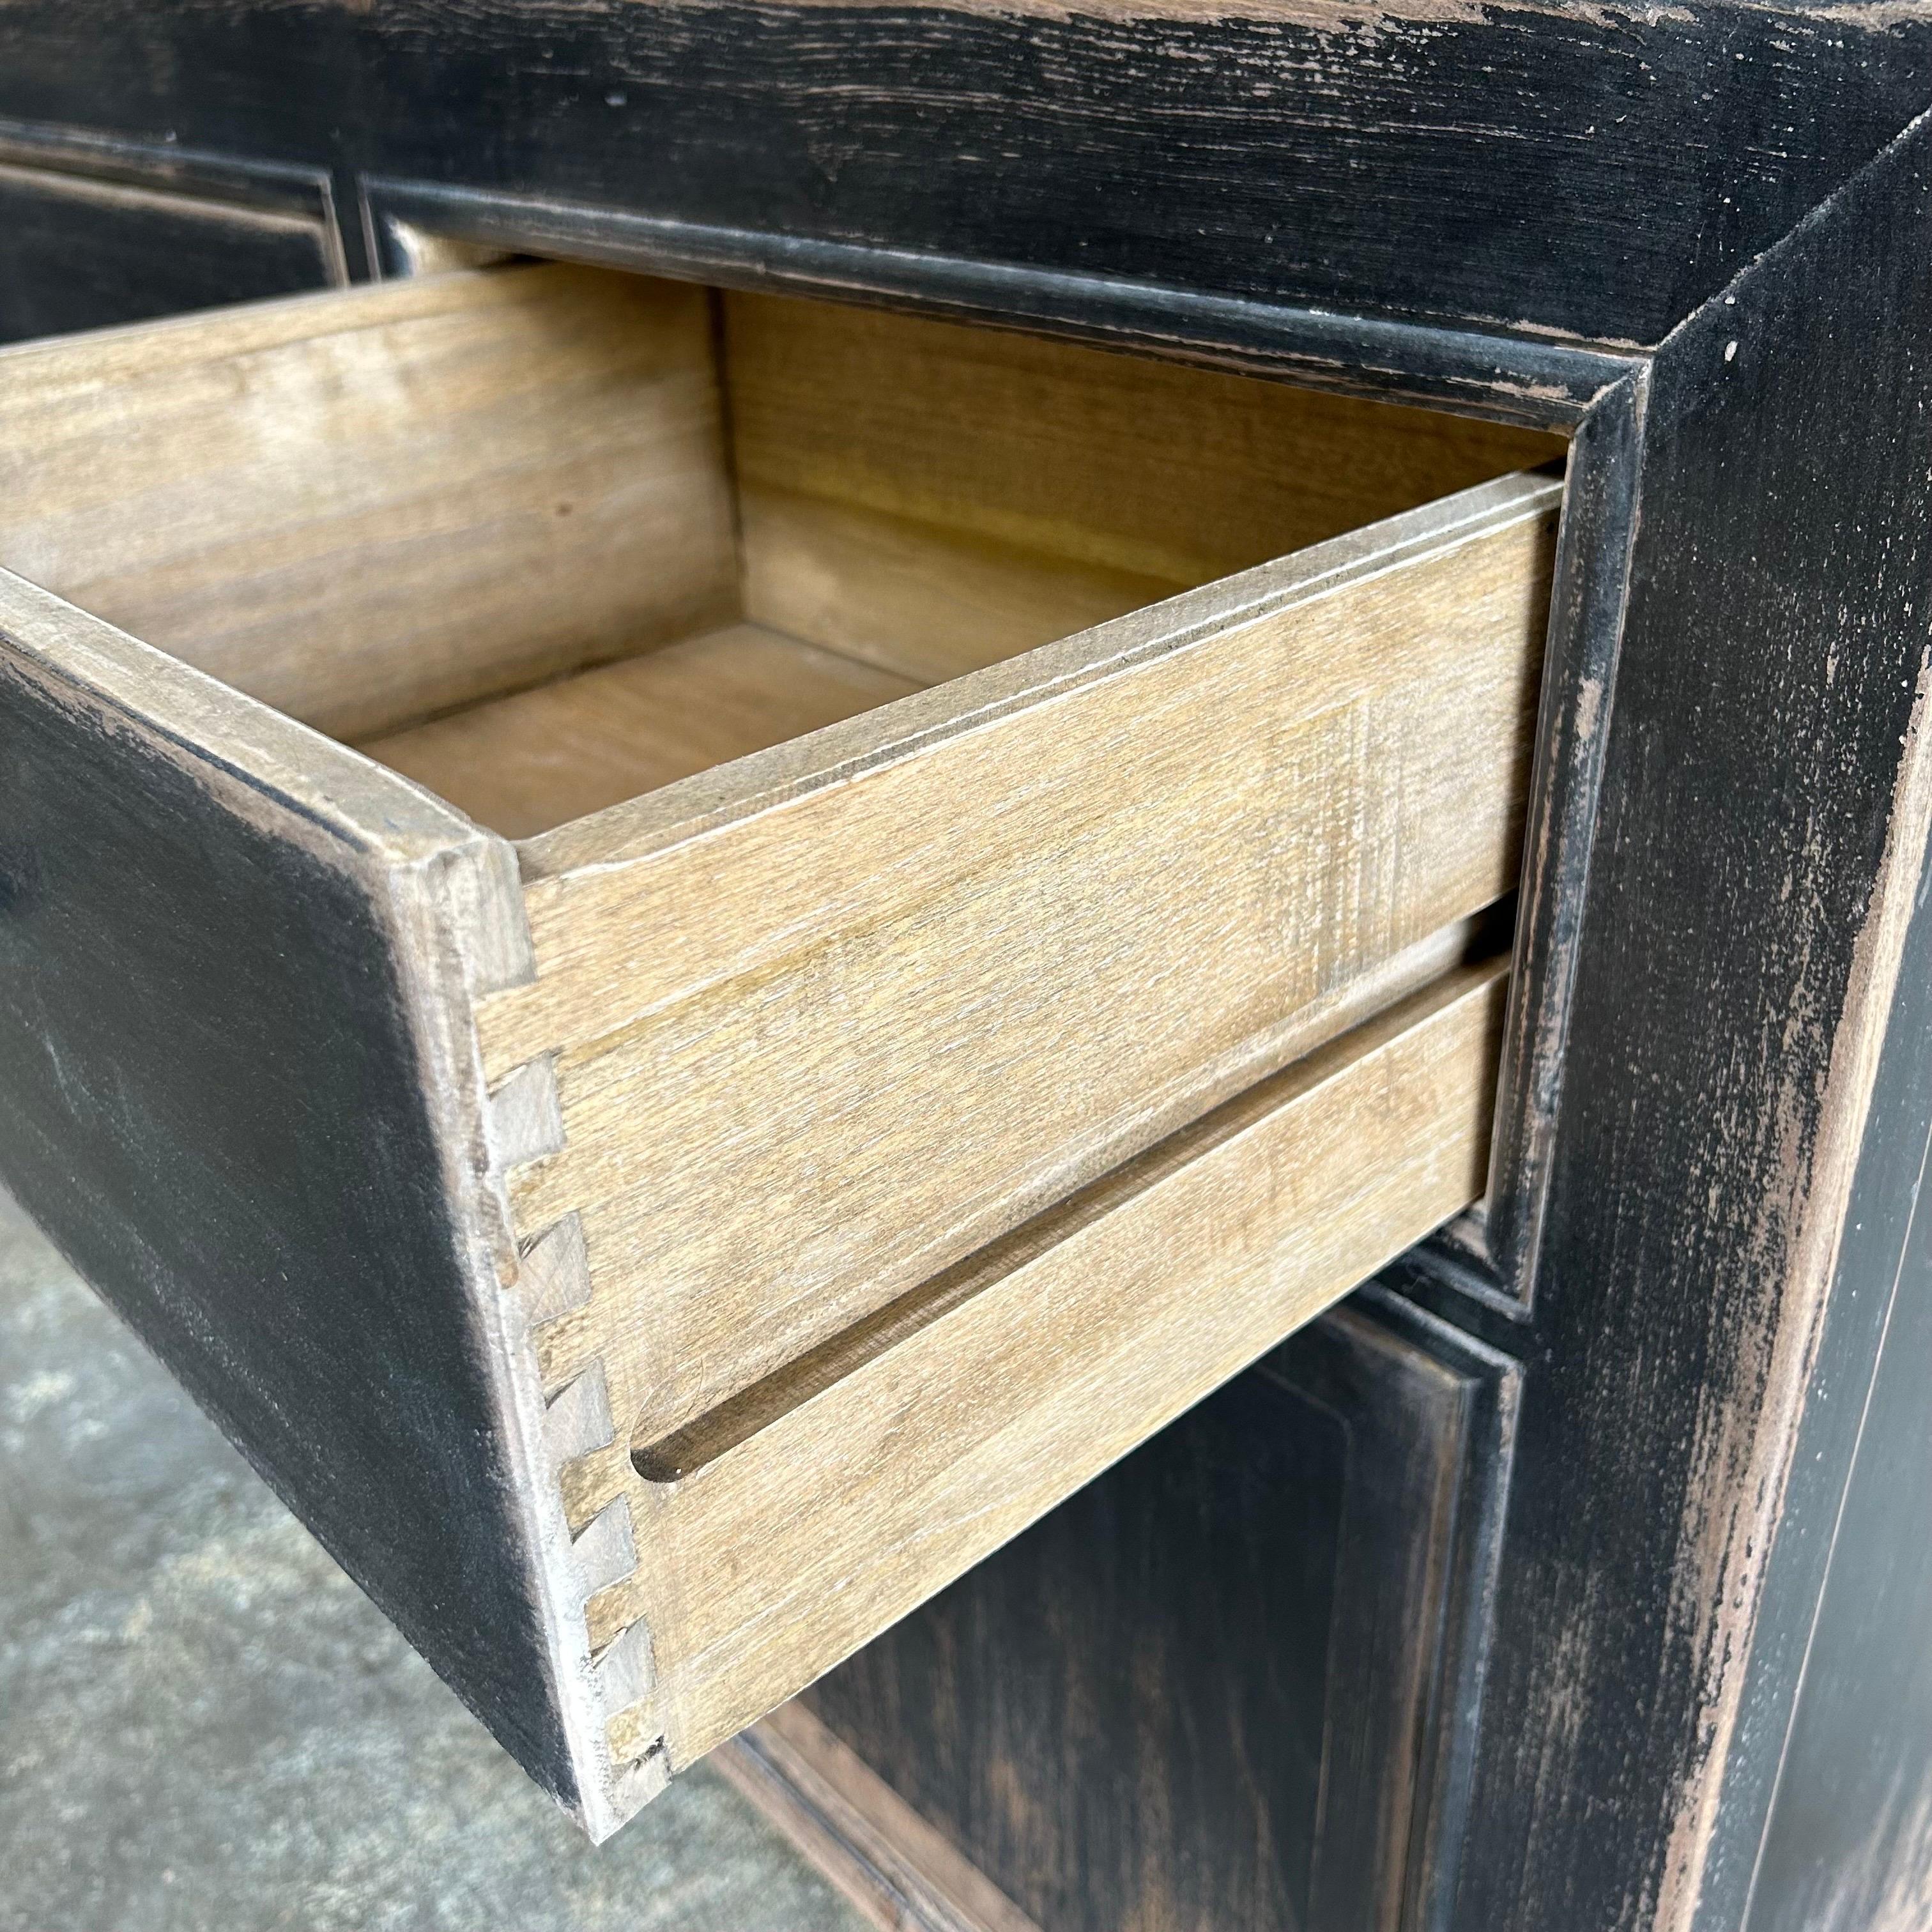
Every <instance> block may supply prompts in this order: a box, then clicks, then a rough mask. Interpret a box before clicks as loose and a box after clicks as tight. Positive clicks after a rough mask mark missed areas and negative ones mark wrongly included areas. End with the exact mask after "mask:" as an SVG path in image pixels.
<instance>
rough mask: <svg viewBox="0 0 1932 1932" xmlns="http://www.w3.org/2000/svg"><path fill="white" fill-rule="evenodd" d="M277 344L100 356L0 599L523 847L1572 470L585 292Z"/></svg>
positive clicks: (787, 304)
mask: <svg viewBox="0 0 1932 1932" xmlns="http://www.w3.org/2000/svg"><path fill="white" fill-rule="evenodd" d="M358 302H363V303H365V304H367V305H368V306H367V308H366V310H365V312H364V313H362V314H358V313H357V312H356V304H357V303H358ZM239 313H240V312H238V317H237V318H236V319H237V320H239ZM256 313H257V315H258V316H259V318H260V320H259V321H258V322H257V323H256V324H255V326H253V327H252V328H251V327H248V326H242V327H239V328H237V327H236V326H233V323H232V322H231V324H230V326H229V327H228V328H226V329H225V330H206V329H204V330H202V331H200V332H197V331H196V329H195V328H194V326H193V325H192V324H191V323H190V324H184V325H178V326H177V327H178V329H179V335H178V352H179V353H178V354H177V355H175V356H160V357H158V358H157V356H155V354H154V340H153V338H154V337H155V335H156V332H154V331H149V332H147V333H148V336H149V338H150V341H149V344H148V353H147V354H146V356H145V357H144V358H143V359H142V360H141V362H139V365H138V366H136V365H134V364H133V362H131V360H130V364H129V365H128V366H127V367H126V368H116V366H115V363H116V358H115V352H114V350H113V349H112V348H111V347H107V346H106V345H107V344H109V343H110V342H111V341H112V340H113V339H112V338H101V341H102V343H103V344H104V347H103V350H102V353H101V355H100V356H98V358H97V359H96V361H95V365H94V368H93V371H92V377H93V380H94V382H95V385H96V386H98V389H99V395H98V398H97V400H96V401H95V405H94V407H92V408H79V409H77V408H76V407H74V399H73V398H71V396H67V395H62V396H58V397H56V396H52V395H47V396H45V397H43V399H42V407H41V408H40V410H39V412H38V414H39V415H40V416H41V417H42V418H43V420H42V422H40V423H39V424H37V425H36V424H33V423H31V422H17V425H16V427H15V429H14V432H13V433H14V434H33V433H34V431H36V430H37V431H39V432H40V435H41V437H42V439H43V440H42V442H41V446H40V461H39V462H37V464H36V466H35V471H36V475H37V478H39V479H40V481H38V483H37V486H36V487H35V489H34V493H33V495H32V497H31V500H29V501H26V502H22V501H20V500H18V499H17V500H16V501H14V502H12V503H10V505H8V508H7V517H6V519H5V549H4V551H0V562H5V564H6V565H7V566H8V567H9V568H12V569H14V570H16V571H18V572H19V573H20V574H22V575H23V576H25V577H28V578H30V579H31V580H34V582H37V583H40V584H42V585H43V586H45V587H46V588H48V589H52V590H54V591H55V592H58V594H60V595H62V596H64V597H66V598H68V599H70V600H71V601H73V602H74V603H76V604H80V606H82V607H83V608H85V609H86V610H90V611H92V612H93V613H95V614H97V615H98V616H103V617H105V618H107V619H109V620H110V622H114V623H115V624H118V625H120V626H121V628H124V629H126V630H128V631H131V632H132V633H133V634H134V635H136V636H137V637H140V638H142V639H143V640H145V641H146V642H148V643H151V644H154V645H157V646H160V648H162V649H165V650H167V651H169V652H171V653H172V654H173V655H176V656H178V657H180V658H183V659H184V660H186V661H188V662H190V663H192V664H196V665H197V666H199V667H201V668H202V669H204V670H208V671H210V672H211V673H214V675H215V676H218V677H220V678H221V679H223V680H224V681H226V682H229V683H230V684H233V685H235V686H236V687H237V688H239V689H241V690H242V691H246V692H248V694H251V696H254V697H259V698H260V699H262V700H263V701H265V702H266V703H269V704H272V705H273V706H275V707H276V708H277V709H280V710H281V711H284V712H287V713H288V714H290V715H293V716H294V717H296V718H300V719H302V721H305V722H306V723H308V724H313V725H314V726H316V727H317V728H319V729H320V730H324V731H326V732H328V733H331V734H332V735H333V736H337V737H339V738H341V739H345V740H347V741H348V742H353V743H355V744H356V745H359V746H361V747H362V748H364V749H365V750H366V751H368V752H370V753H371V754H372V755H373V756H374V757H377V758H379V759H380V760H383V762H384V763H387V764H389V765H390V766H393V767H394V768H395V769H398V770H399V771H401V772H404V774H406V775H408V776H409V777H410V778H414V779H416V780H417V781H419V782H421V783H422V784H425V785H427V786H428V787H430V788H431V790H434V791H436V792H437V793H440V794H441V795H442V796H443V797H445V798H446V799H449V801H450V802H452V803H454V804H455V805H458V807H459V808H461V809H463V810H464V811H467V812H468V813H469V814H471V815H472V817H475V818H476V819H477V820H478V821H479V822H480V823H483V824H484V825H486V826H489V827H490V829H493V830H495V831H497V832H500V833H502V834H503V835H505V836H506V837H509V838H519V839H520V838H529V837H531V836H532V835H537V834H540V833H543V832H548V831H550V830H552V829H554V828H555V827H556V826H560V825H562V824H563V823H565V822H566V821H568V820H574V819H578V818H581V817H585V816H586V815H587V814H591V813H594V812H596V811H600V810H601V809H603V808H607V807H609V806H611V805H616V804H618V803H619V802H622V801H624V800H626V799H631V798H632V797H634V796H637V795H639V794H640V793H648V792H650V791H652V790H655V789H656V788H658V787H661V786H663V785H664V784H668V783H670V782H671V781H674V780H676V779H679V778H686V777H688V776H690V775H692V774H694V773H696V772H700V771H703V770H706V769H709V768H711V767H712V766H717V765H719V764H721V763H725V762H727V761H728V760H732V759H733V758H736V757H741V756H742V755H744V754H747V753H749V752H752V751H758V750H760V749H763V748H766V747H768V746H770V745H776V744H778V743H781V742H784V741H787V740H790V739H796V738H798V737H799V736H802V735H803V734H805V733H808V732H811V731H812V730H816V729H817V728H818V727H821V726H823V725H826V724H831V723H833V722H835V721H838V720H839V719H841V718H847V717H850V716H852V715H856V714H857V713H859V712H864V711H866V710H868V709H871V708H872V707H874V706H878V705H881V704H884V703H889V702H890V701H891V700H894V699H895V698H901V697H905V696H907V695H908V694H910V693H912V692H913V691H917V690H919V689H921V688H925V687H927V686H930V685H935V684H938V683H941V682H944V681H946V680H947V679H952V678H955V677H957V676H960V675H962V673H967V672H970V671H972V670H977V669H978V668H980V667H982V666H984V665H986V664H992V663H994V662H995V661H999V660H1001V659H1004V658H1010V657H1012V656H1013V655H1016V654H1017V653H1019V652H1023V651H1027V650H1029V649H1033V648H1034V647H1035V646H1040V645H1043V644H1045V643H1049V642H1050V641H1052V640H1055V639H1057V638H1060V637H1065V636H1067V635H1068V634H1071V633H1073V632H1076V631H1082V630H1083V629H1085V628H1087V627H1088V626H1091V625H1095V624H1097V623H1099V622H1102V621H1103V620H1104V619H1109V618H1112V617H1116V616H1120V615H1121V614H1122V613H1125V612H1127V611H1130V610H1135V609H1137V608H1139V607H1142V606H1145V605H1148V604H1154V603H1155V602H1157V601H1160V600H1161V599H1163V598H1168V597H1170V596H1172V595H1174V594H1175V593H1176V592H1180V591H1182V590H1185V589H1190V588H1191V587H1193V586H1197V585H1201V584H1204V583H1209V582H1211V581H1212V580H1216V579H1218V578H1221V577H1227V576H1229V575H1231V574H1234V573H1235V572H1237V571H1242V570H1245V569H1247V568H1250V567H1251V566H1253V565H1258V564H1260V563H1262V562H1265V561H1266V560H1268V559H1271V558H1274V557H1278V556H1283V555H1286V554H1287V553H1290V552H1292V551H1295V550H1301V549H1302V548H1304V547H1306V546H1307V545H1309V544H1313V543H1316V542H1319V541H1322V540H1323V539H1325V538H1331V537H1334V536H1337V535H1340V534H1341V533H1343V532H1346V531H1349V530H1352V529H1356V528H1358V526H1362V525H1364V524H1367V523H1373V522H1375V521H1376V520H1379V519H1381V518H1383V517H1388V516H1390V515H1391V514H1394V513H1396V512H1397V511H1403V510H1406V509H1409V508H1413V507H1414V506H1415V505H1420V504H1423V503H1426V502H1430V501H1431V500H1433V499H1437V498H1440V497H1442V496H1447V495H1449V494H1451V493H1453V492H1455V491H1457V490H1463V489H1466V488H1467V487H1469V486H1471V485H1473V484H1478V483H1481V482H1482V481H1485V480H1487V479H1488V478H1493V477H1496V476H1499V475H1502V474H1504V473H1505V472H1509V471H1511V470H1515V469H1523V468H1526V467H1529V466H1534V465H1536V464H1538V463H1544V462H1547V461H1548V460H1550V458H1552V457H1553V456H1554V455H1558V454H1560V451H1561V448H1562V446H1561V444H1560V443H1559V442H1558V441H1557V440H1556V439H1555V438H1553V437H1547V436H1544V435H1540V434H1535V433H1533V432H1531V431H1523V430H1519V429H1515V428H1507V427H1503V426H1500V425H1492V424H1486V423H1479V422H1472V421H1469V420H1466V419H1460V418H1457V417H1452V416H1445V415H1441V414H1437V413H1429V412H1424V411H1421V410H1413V409H1407V408H1402V407H1394V406H1391V405H1386V404H1375V403H1370V402H1363V401H1355V400H1352V399H1347V398H1336V397H1330V396H1326V395H1319V394H1316V393H1313V392H1309V391H1306V390H1301V389H1295V388H1292V387H1289V386H1285V385H1282V384H1280V383H1268V382H1265V381H1262V380H1257V379H1254V378H1250V377H1242V376H1238V375H1234V374H1225V373H1221V372H1218V371H1208V370H1204V369H1200V368H1188V367H1184V366H1181V365H1177V364H1172V363H1166V362H1154V361H1150V360H1145V359H1139V358H1133V357H1129V356H1121V355H1118V354H1109V353H1106V352H1103V351H1100V350H1094V349H1089V348H1085V347H1076V346H1073V345H1070V344H1065V343H1060V342H1054V341H1043V340H1040V339H1037V338H1029V337H1026V336H1023V335H1014V334H1010V333H1006V332H998V331H994V330H990V329H984V328H980V327H974V326H966V325H962V324H957V323H947V322H940V321H935V320H926V319H918V318H913V317H905V316H901V315H895V314H887V313H883V312H880V311H868V310H862V309H858V308H850V307H847V306H842V305H834V304H829V303H825V302H813V301H805V300H801V299H790V298H785V297H781V296H769V295H762V294H739V293H729V292H719V291H713V290H705V289H702V288H698V287H692V286H689V285H687V284H678V283H670V282H663V281H651V280H646V279H645V278H640V277H637V276H631V275H619V274H614V273H609V272H601V271H597V270H592V269H577V268H571V267H565V266H552V265H542V266H538V265H531V266H517V267H511V268H506V269H499V270H496V271H494V272H490V273H489V274H487V275H461V276H456V277H446V278H437V279H435V280H434V281H425V282H424V283H422V284H418V285H416V286H414V287H410V288H408V289H407V290H405V289H402V288H398V287H389V288H386V289H383V290H377V291H372V292H371V294H370V295H369V296H365V297H361V298H357V297H350V298H347V299H344V298H335V299H333V301H332V302H329V303H326V304H324V305H320V306H317V305H301V304H298V305H278V306H276V307H273V308H265V309H263V310H262V311H257V312H256ZM305 314H306V315H307V316H308V317H312V318H314V320H313V321H312V322H311V323H309V324H308V326H305V321H304V317H305ZM325 314H326V315H327V316H329V318H330V321H329V326H327V327H326V328H323V327H320V326H317V325H318V324H319V323H320V318H321V317H323V315H325ZM197 344H205V345H206V347H205V351H198V350H197ZM13 413H14V415H15V416H16V417H18V416H20V413H21V412H20V411H19V410H16V411H15V412H13Z"/></svg>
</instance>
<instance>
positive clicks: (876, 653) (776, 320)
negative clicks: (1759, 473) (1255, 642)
mask: <svg viewBox="0 0 1932 1932" xmlns="http://www.w3.org/2000/svg"><path fill="white" fill-rule="evenodd" d="M723 304H724V329H725V341H726V345H727V357H728V363H729V376H728V381H729V385H730V398H731V422H732V443H733V458H734V467H735V469H736V475H737V478H738V482H739V491H740V495H741V499H742V506H743V515H744V539H745V610H746V614H747V615H748V616H751V617H754V618H756V619H758V620H759V621H760V622H765V623H769V624H772V625H775V626H776V627H777V628H779V629H781V630H784V631H790V633H792V634H793V635H794V636H797V637H808V638H809V639H811V640H812V641H813V642H814V643H822V644H826V645H828V646H832V647H833V648H835V649H843V650H850V651H852V652H854V653H856V655H861V656H865V657H868V658H871V659H872V660H873V661H874V662H877V663H879V664H884V665H886V666H887V667H889V668H891V669H893V670H899V671H902V672H904V673H906V674H907V675H909V676H916V677H919V678H921V679H924V680H925V681H927V682H937V681H938V680H939V679H942V678H944V677H949V676H956V675H957V674H958V673H960V672H961V671H963V670H969V669H974V668H977V667H978V666H979V665H980V664H986V663H990V662H992V661H993V660H994V658H995V657H998V656H1000V655H1007V654H1008V653H1010V652H1013V651H1016V650H1019V649H1028V648H1031V646H1034V645H1037V644H1042V643H1048V642H1050V641H1051V640H1052V639H1054V638H1055V637H1064V636H1066V635H1067V634H1069V633H1070V632H1071V631H1075V630H1077V629H1079V628H1082V626H1083V625H1089V624H1094V623H1097V622H1100V620H1101V619H1103V618H1106V617H1110V616H1118V614H1120V613H1121V612H1122V611H1124V610H1130V609H1133V607H1136V605H1138V604H1145V603H1147V602H1150V601H1153V599H1154V598H1157V597H1160V596H1163V595H1167V594H1169V593H1170V592H1173V591H1176V590H1181V589H1190V588H1192V587H1193V586H1196V585H1199V584H1202V583H1208V582H1209V581H1210V580H1212V579H1214V578H1215V577H1226V576H1228V575H1229V574H1232V572H1234V571H1238V570H1244V569H1247V568H1249V567H1250V566H1251V565H1255V564H1258V563H1262V562H1266V561H1268V559H1270V558H1273V557H1278V556H1286V554H1287V553H1289V551H1291V550H1300V549H1302V548H1304V547H1307V545H1308V544H1313V543H1317V542H1319V541H1322V540H1324V539H1325V538H1329V537H1333V536H1337V535H1340V534H1341V533H1342V532H1344V531H1346V530H1351V529H1356V528H1358V526H1361V525H1362V524H1364V523H1373V522H1375V521H1376V520H1379V519H1380V518H1382V517H1388V516H1392V515H1394V514H1396V513H1397V512H1398V511H1403V510H1408V509H1412V508H1415V507H1416V506H1417V505H1419V504H1422V503H1426V502H1430V501H1431V500H1433V499H1435V498H1436V497H1439V496H1447V495H1449V494H1450V493H1452V492H1454V491H1455V490H1462V489H1466V488H1468V487H1471V486H1472V485H1474V484H1478V483H1481V482H1484V481H1487V480H1488V479H1489V478H1491V477H1493V476H1496V475H1500V474H1502V473H1503V472H1505V471H1508V470H1512V469H1528V468H1531V467H1533V466H1535V465H1536V464H1538V463H1544V462H1547V461H1548V460H1551V459H1552V458H1556V457H1559V456H1560V455H1562V448H1563V446H1562V443H1560V442H1559V440H1557V439H1556V438H1555V437H1549V436H1544V435H1541V434H1536V433H1535V432H1532V431H1526V430H1520V429H1512V428H1507V427H1505V426H1503V425H1496V424H1487V423H1478V422H1471V421H1469V420H1467V419H1463V418H1459V417H1455V416H1442V415H1439V414H1435V413H1430V412H1428V411H1426V410H1409V409H1400V408H1396V407H1391V406H1390V405H1388V404H1378V403H1369V402H1363V401H1357V400H1355V399H1353V398H1346V397H1339V396H1330V395H1321V394H1319V393H1318V392H1315V391H1313V390H1308V389H1295V388H1293V387H1291V386H1288V385H1286V384H1283V383H1268V382H1262V381H1260V380H1256V379H1255V378H1253V377H1244V376H1238V375H1232V374H1226V373H1224V372H1222V371H1211V370H1205V369H1199V368H1186V367H1184V366H1182V365H1178V364H1175V363H1171V362H1154V361H1151V360H1148V359H1143V358H1138V357H1133V356H1122V355H1117V354H1110V353H1106V352H1105V351H1103V350H1096V349H1091V348H1087V347H1081V346H1078V345H1076V344H1070V343H1066V342H1055V341H1047V340H1045V339H1043V338H1039V337H1034V336H1026V335H1013V334H1010V333H1007V332H1002V331H1000V330H996V329H983V328H976V327H974V326H970V325H967V324H962V323H947V322H938V321H934V320H930V319H929V318H924V317H910V316H904V315H896V314H889V313H886V312H883V311H869V310H855V309H849V308H838V307H836V306H835V305H830V304H826V303H819V302H802V301H798V300H796V299H788V298H785V297H781V296H762V295H745V294H727V295H726V296H724V297H723Z"/></svg>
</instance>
